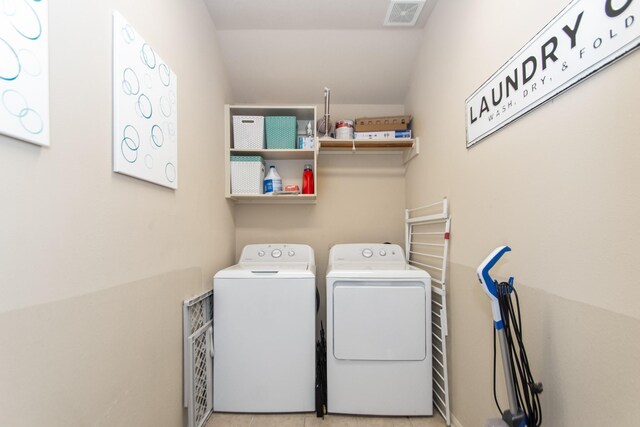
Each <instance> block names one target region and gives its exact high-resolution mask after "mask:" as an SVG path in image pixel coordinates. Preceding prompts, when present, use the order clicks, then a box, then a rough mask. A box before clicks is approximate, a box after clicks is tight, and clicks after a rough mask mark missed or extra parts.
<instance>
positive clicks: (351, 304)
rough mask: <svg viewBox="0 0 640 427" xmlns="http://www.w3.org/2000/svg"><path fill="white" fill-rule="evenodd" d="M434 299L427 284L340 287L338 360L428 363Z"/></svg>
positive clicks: (336, 298)
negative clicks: (430, 309) (429, 311)
mask: <svg viewBox="0 0 640 427" xmlns="http://www.w3.org/2000/svg"><path fill="white" fill-rule="evenodd" d="M429 296H430V295H429V293H427V292H426V291H425V285H424V283H422V282H414V281H402V282H391V281H336V282H335V284H334V289H333V354H334V356H335V357H336V358H337V359H342V360H396V361H401V360H424V359H425V357H426V355H427V349H426V344H427V336H426V334H427V330H428V328H427V307H429V305H428V301H427V298H429Z"/></svg>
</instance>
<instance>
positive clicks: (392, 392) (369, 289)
mask: <svg viewBox="0 0 640 427" xmlns="http://www.w3.org/2000/svg"><path fill="white" fill-rule="evenodd" d="M326 291H327V300H326V306H327V400H328V402H327V411H328V412H329V413H340V414H366V415H402V416H423V415H433V400H432V373H431V278H430V276H429V274H428V273H427V272H425V271H423V270H420V269H418V268H415V267H413V266H410V265H408V264H407V262H406V261H405V258H404V253H403V251H402V249H401V248H400V246H398V245H390V244H340V245H335V246H334V247H333V248H331V252H330V254H329V265H328V268H327V282H326Z"/></svg>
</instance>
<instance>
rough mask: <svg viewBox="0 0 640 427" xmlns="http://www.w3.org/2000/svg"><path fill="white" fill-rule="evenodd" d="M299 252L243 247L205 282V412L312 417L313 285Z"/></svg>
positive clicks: (304, 250) (304, 249)
mask: <svg viewBox="0 0 640 427" xmlns="http://www.w3.org/2000/svg"><path fill="white" fill-rule="evenodd" d="M315 271H316V266H315V258H314V253H313V249H312V248H311V247H310V246H307V245H295V244H263V245H248V246H245V247H244V249H243V250H242V254H241V256H240V260H239V262H238V264H237V265H234V266H232V267H229V268H226V269H224V270H221V271H219V272H218V273H217V274H216V275H215V276H214V279H213V288H214V303H213V328H214V333H213V342H214V359H213V409H214V411H220V412H254V413H260V412H265V413H268V412H311V411H314V410H315V313H316V281H315Z"/></svg>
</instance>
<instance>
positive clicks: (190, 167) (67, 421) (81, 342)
mask: <svg viewBox="0 0 640 427" xmlns="http://www.w3.org/2000/svg"><path fill="white" fill-rule="evenodd" d="M114 9H115V10H118V11H119V12H121V13H122V14H123V15H124V16H125V18H126V19H127V20H129V21H130V22H131V23H132V25H133V26H134V27H135V28H136V30H138V31H139V32H140V33H141V34H142V35H143V36H144V37H145V39H146V41H147V42H149V43H150V44H151V45H152V46H153V47H154V49H156V50H157V52H158V53H159V54H160V55H161V56H162V58H163V59H165V60H166V61H167V62H168V63H169V64H170V65H171V67H172V68H173V69H174V70H175V72H176V74H177V76H178V79H179V83H178V85H179V90H178V105H179V114H178V118H179V119H178V120H179V123H178V128H179V134H180V148H179V174H180V188H179V189H178V190H177V191H173V190H170V189H166V188H164V187H160V186H157V185H154V184H150V183H147V182H144V181H140V180H137V179H134V178H130V177H127V176H123V175H119V174H115V173H113V172H112V160H111V159H112V149H111V144H112V142H111V135H112V130H111V129H112V113H111V111H112V99H111V90H112V89H111V88H112V84H111V82H112V76H111V67H112V59H111V58H112V56H111V55H112V43H111V34H112V29H111V25H112V12H113V10H114ZM49 10H50V17H49V28H50V91H51V102H50V107H51V147H50V148H41V147H37V146H34V145H31V144H28V143H25V142H20V141H17V140H13V139H11V138H7V137H4V136H0V182H2V184H1V185H0V200H1V205H2V209H0V224H2V226H0V295H1V297H0V348H1V350H0V425H2V426H20V425H25V426H33V425H48V426H71V425H141V426H142V425H158V426H175V425H180V424H181V423H182V417H183V410H182V408H181V405H182V378H181V372H182V370H181V366H182V357H181V346H180V340H181V337H182V334H181V329H180V324H181V321H180V315H181V301H182V300H183V299H184V298H185V297H187V296H191V295H193V294H195V293H198V292H200V291H202V290H203V289H205V288H206V287H209V286H210V278H211V277H212V275H213V273H214V272H215V271H216V270H217V269H219V268H221V267H223V266H226V265H228V264H230V263H231V262H232V261H233V258H234V250H235V248H234V245H235V234H234V224H233V207H232V205H231V204H229V203H228V202H227V201H226V200H225V199H224V193H223V184H222V182H223V173H224V161H223V155H224V144H223V126H224V124H223V105H224V103H225V102H228V101H229V96H228V84H227V79H226V76H225V74H224V71H223V68H222V64H221V61H220V59H219V52H218V48H217V46H216V45H215V43H211V40H213V39H215V33H214V28H213V26H212V24H211V19H210V17H209V15H208V12H207V10H206V8H205V6H204V5H203V4H202V2H196V1H188V2H184V1H180V0H159V1H151V0H144V1H136V2H127V1H123V0H117V1H116V0H110V1H96V0H94V1H80V0H68V1H63V2H57V1H55V2H51V4H50V6H49Z"/></svg>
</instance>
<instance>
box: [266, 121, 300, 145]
mask: <svg viewBox="0 0 640 427" xmlns="http://www.w3.org/2000/svg"><path fill="white" fill-rule="evenodd" d="M264 123H265V129H266V134H267V148H276V149H278V148H279V149H294V148H296V128H297V126H298V122H297V120H296V117H295V116H267V117H265V118H264Z"/></svg>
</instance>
